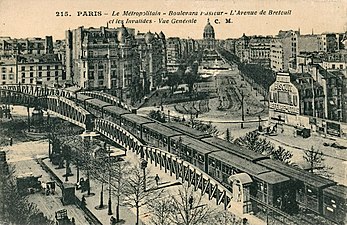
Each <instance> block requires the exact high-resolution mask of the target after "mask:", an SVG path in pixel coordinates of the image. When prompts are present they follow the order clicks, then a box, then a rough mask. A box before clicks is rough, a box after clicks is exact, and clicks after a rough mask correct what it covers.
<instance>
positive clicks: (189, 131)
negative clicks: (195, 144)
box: [163, 122, 211, 140]
mask: <svg viewBox="0 0 347 225" xmlns="http://www.w3.org/2000/svg"><path fill="white" fill-rule="evenodd" d="M163 125H165V126H167V127H170V128H171V129H173V130H176V131H177V132H180V133H183V134H185V135H188V136H191V137H193V138H196V139H199V140H200V139H202V138H208V137H211V135H210V134H207V133H204V132H202V131H198V130H196V129H194V128H191V127H188V126H186V125H183V124H180V123H176V122H169V123H165V124H163Z"/></svg>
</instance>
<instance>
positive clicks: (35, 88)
mask: <svg viewBox="0 0 347 225" xmlns="http://www.w3.org/2000/svg"><path fill="white" fill-rule="evenodd" d="M0 89H2V90H10V91H15V92H20V93H23V94H28V95H32V96H36V97H40V96H50V95H56V96H62V97H65V98H71V97H73V94H74V92H72V91H68V90H64V89H59V88H54V87H48V86H40V85H30V84H4V85H0Z"/></svg>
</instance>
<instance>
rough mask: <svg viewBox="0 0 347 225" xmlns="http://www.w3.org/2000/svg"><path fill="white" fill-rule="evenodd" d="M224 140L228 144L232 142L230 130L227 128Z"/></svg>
mask: <svg viewBox="0 0 347 225" xmlns="http://www.w3.org/2000/svg"><path fill="white" fill-rule="evenodd" d="M225 140H226V141H228V142H231V141H232V137H231V136H230V130H229V128H227V130H226V133H225Z"/></svg>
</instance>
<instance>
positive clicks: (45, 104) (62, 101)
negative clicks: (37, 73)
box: [0, 85, 93, 130]
mask: <svg viewBox="0 0 347 225" xmlns="http://www.w3.org/2000/svg"><path fill="white" fill-rule="evenodd" d="M18 86H19V85H4V86H0V103H6V104H19V105H25V106H27V107H35V106H40V107H42V108H43V109H45V110H47V111H48V112H49V113H51V114H53V115H55V116H57V117H59V118H61V119H64V120H67V121H69V122H71V123H73V124H75V125H77V126H80V127H83V128H84V129H86V130H90V129H92V128H93V115H92V114H90V113H89V112H88V111H87V110H85V109H84V108H82V107H80V106H78V105H76V103H75V102H73V101H71V100H69V99H67V98H66V97H62V96H70V95H69V92H64V91H61V90H58V89H54V88H53V89H44V88H43V89H41V88H40V87H39V86H30V85H28V86H25V87H26V88H22V87H18ZM20 86H22V85H20ZM4 87H5V88H4ZM57 90H58V91H57ZM46 93H55V94H59V95H55V96H54V95H53V96H47V95H46Z"/></svg>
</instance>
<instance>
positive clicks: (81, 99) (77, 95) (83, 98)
mask: <svg viewBox="0 0 347 225" xmlns="http://www.w3.org/2000/svg"><path fill="white" fill-rule="evenodd" d="M76 98H77V99H78V100H80V101H84V100H87V99H92V98H93V97H90V96H88V95H84V94H80V93H77V94H76Z"/></svg>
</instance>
